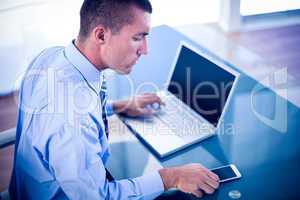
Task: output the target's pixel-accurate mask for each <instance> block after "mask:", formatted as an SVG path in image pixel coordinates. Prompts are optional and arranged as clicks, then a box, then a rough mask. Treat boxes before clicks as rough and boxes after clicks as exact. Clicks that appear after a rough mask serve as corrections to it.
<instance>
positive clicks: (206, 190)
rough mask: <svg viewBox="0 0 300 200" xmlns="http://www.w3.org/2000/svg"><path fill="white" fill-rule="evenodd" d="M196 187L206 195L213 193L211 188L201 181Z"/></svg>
mask: <svg viewBox="0 0 300 200" xmlns="http://www.w3.org/2000/svg"><path fill="white" fill-rule="evenodd" d="M198 187H199V189H201V190H203V191H204V192H205V193H207V194H212V193H213V192H214V191H215V189H214V188H213V187H211V186H210V185H208V184H206V183H205V182H202V181H201V182H200V183H199V185H198Z"/></svg>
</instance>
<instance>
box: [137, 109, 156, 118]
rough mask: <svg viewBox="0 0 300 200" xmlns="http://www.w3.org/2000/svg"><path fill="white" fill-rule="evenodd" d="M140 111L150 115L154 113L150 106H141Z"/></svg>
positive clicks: (142, 113)
mask: <svg viewBox="0 0 300 200" xmlns="http://www.w3.org/2000/svg"><path fill="white" fill-rule="evenodd" d="M138 111H139V112H140V114H141V115H145V116H150V115H152V114H153V111H152V110H151V109H149V108H139V109H138Z"/></svg>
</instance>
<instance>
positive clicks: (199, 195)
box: [192, 190, 203, 198]
mask: <svg viewBox="0 0 300 200" xmlns="http://www.w3.org/2000/svg"><path fill="white" fill-rule="evenodd" d="M192 194H193V195H195V196H196V197H198V198H201V197H202V196H203V192H202V191H201V190H195V191H194V192H192Z"/></svg>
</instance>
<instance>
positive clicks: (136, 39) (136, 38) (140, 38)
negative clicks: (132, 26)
mask: <svg viewBox="0 0 300 200" xmlns="http://www.w3.org/2000/svg"><path fill="white" fill-rule="evenodd" d="M142 39H143V38H142V37H133V40H134V41H141V40H142Z"/></svg>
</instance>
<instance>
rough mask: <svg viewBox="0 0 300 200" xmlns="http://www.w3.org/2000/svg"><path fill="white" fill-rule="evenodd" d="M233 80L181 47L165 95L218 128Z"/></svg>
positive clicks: (231, 75) (224, 72)
mask: <svg viewBox="0 0 300 200" xmlns="http://www.w3.org/2000/svg"><path fill="white" fill-rule="evenodd" d="M234 80H235V76H234V75H233V74H231V73H230V72H228V71H226V70H225V69H223V68H221V67H219V66H217V65H216V64H214V63H213V62H211V61H209V60H208V59H206V58H204V57H202V56H201V55H199V54H198V53H196V52H194V51H192V50H191V49H189V48H187V47H185V46H184V45H183V46H182V48H181V50H180V52H179V55H178V58H177V62H176V64H175V68H174V72H173V75H172V77H171V81H170V84H169V86H168V91H169V92H171V93H172V94H174V95H175V96H176V97H177V98H179V99H181V100H182V101H183V102H184V103H185V104H186V105H188V106H189V107H190V108H191V109H193V110H194V111H195V112H196V113H198V114H200V115H201V116H202V117H204V118H205V119H206V120H207V121H209V122H210V123H211V124H213V125H214V126H217V124H218V121H219V118H220V117H221V114H222V111H223V109H224V105H225V103H226V101H227V98H228V96H229V94H230V90H231V88H232V85H233V82H234Z"/></svg>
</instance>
